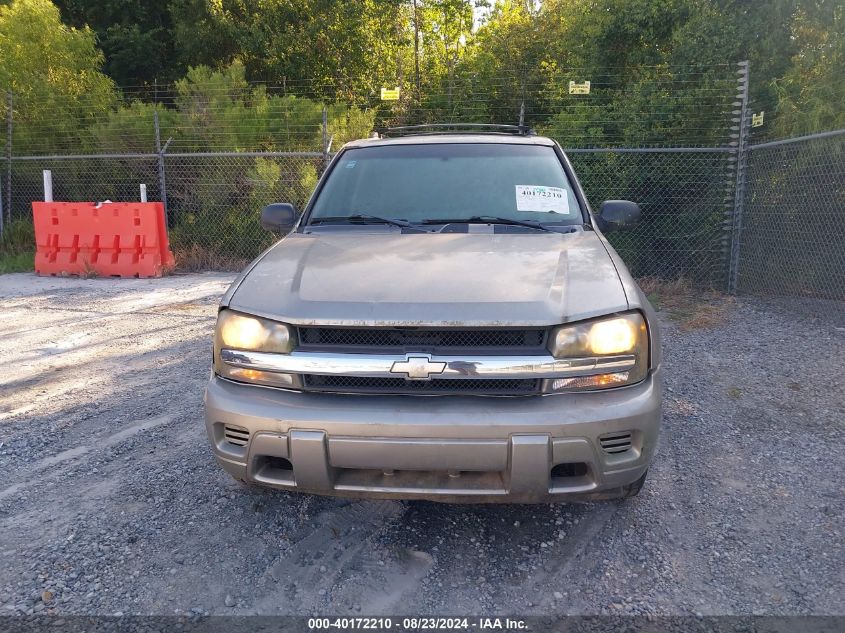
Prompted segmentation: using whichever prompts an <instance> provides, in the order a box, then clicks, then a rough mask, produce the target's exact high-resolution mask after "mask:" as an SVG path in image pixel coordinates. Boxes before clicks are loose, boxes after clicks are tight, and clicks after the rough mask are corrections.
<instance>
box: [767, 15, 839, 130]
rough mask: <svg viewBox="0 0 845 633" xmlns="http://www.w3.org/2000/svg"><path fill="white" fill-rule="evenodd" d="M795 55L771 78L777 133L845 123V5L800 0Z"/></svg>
mask: <svg viewBox="0 0 845 633" xmlns="http://www.w3.org/2000/svg"><path fill="white" fill-rule="evenodd" d="M793 31H794V40H795V46H796V52H795V55H794V56H793V58H792V65H791V68H789V70H788V71H787V72H786V74H785V75H784V77H783V78H782V79H781V80H778V81H776V82H775V89H776V90H777V93H778V97H779V99H778V106H777V109H778V112H777V113H776V117H775V127H776V131H777V132H778V133H779V135H794V134H807V133H811V132H814V131H818V130H830V129H837V128H841V127H845V71H843V69H845V5H843V4H842V3H841V2H831V1H830V0H813V1H808V2H805V3H802V5H801V6H800V8H799V10H798V12H797V15H796V16H795V25H794V29H793Z"/></svg>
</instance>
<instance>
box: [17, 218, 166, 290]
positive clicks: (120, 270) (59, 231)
mask: <svg viewBox="0 0 845 633" xmlns="http://www.w3.org/2000/svg"><path fill="white" fill-rule="evenodd" d="M32 217H33V221H34V223H35V243H36V252H35V272H37V273H38V274H39V275H91V274H96V275H99V276H102V277H160V276H161V274H162V272H163V271H164V270H165V269H167V268H170V267H172V266H173V265H174V263H175V261H174V259H173V253H171V252H170V246H169V244H168V241H167V226H166V225H165V222H164V206H163V205H162V204H161V202H105V203H102V204H100V205H99V206H98V205H95V204H94V203H93V202H33V203H32Z"/></svg>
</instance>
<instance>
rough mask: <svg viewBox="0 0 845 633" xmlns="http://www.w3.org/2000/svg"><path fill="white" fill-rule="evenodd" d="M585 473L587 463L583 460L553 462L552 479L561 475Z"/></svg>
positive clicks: (581, 475) (576, 475) (572, 475)
mask: <svg viewBox="0 0 845 633" xmlns="http://www.w3.org/2000/svg"><path fill="white" fill-rule="evenodd" d="M586 474H587V464H586V463H584V462H564V463H562V464H555V466H554V468H552V479H557V478H562V477H583V476H585V475H586Z"/></svg>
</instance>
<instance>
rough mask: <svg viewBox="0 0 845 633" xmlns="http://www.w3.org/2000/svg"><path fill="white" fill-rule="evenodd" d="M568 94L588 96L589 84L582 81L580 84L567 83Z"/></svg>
mask: <svg viewBox="0 0 845 633" xmlns="http://www.w3.org/2000/svg"><path fill="white" fill-rule="evenodd" d="M569 94H571V95H588V94H590V82H589V81H584V82H582V83H580V84H579V83H577V82H574V81H570V82H569Z"/></svg>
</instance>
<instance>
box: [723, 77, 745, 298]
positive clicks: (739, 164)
mask: <svg viewBox="0 0 845 633" xmlns="http://www.w3.org/2000/svg"><path fill="white" fill-rule="evenodd" d="M737 66H738V67H739V69H738V70H737V75H738V80H737V83H738V91H737V99H738V100H739V111H738V112H737V111H736V110H735V111H734V113H735V114H737V115H738V116H736V117H734V119H733V121H734V122H735V123H736V124H737V125H736V126H735V127H736V134H733V135H732V138H734V139H735V141H734V143H735V144H736V154H735V155H736V172H735V177H734V198H733V209H732V211H731V215H730V222H729V223H728V226H729V227H730V240H731V242H730V244H731V245H730V253H729V257H730V259H729V263H728V292H729V293H731V294H734V293H736V291H737V281H738V277H739V261H740V260H739V251H740V247H741V245H742V239H741V238H742V214H743V211H744V206H745V184H746V183H745V177H746V168H747V163H748V123H749V109H748V74H749V73H748V60H746V61H742V62H739V64H737ZM734 143H732V144H734Z"/></svg>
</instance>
